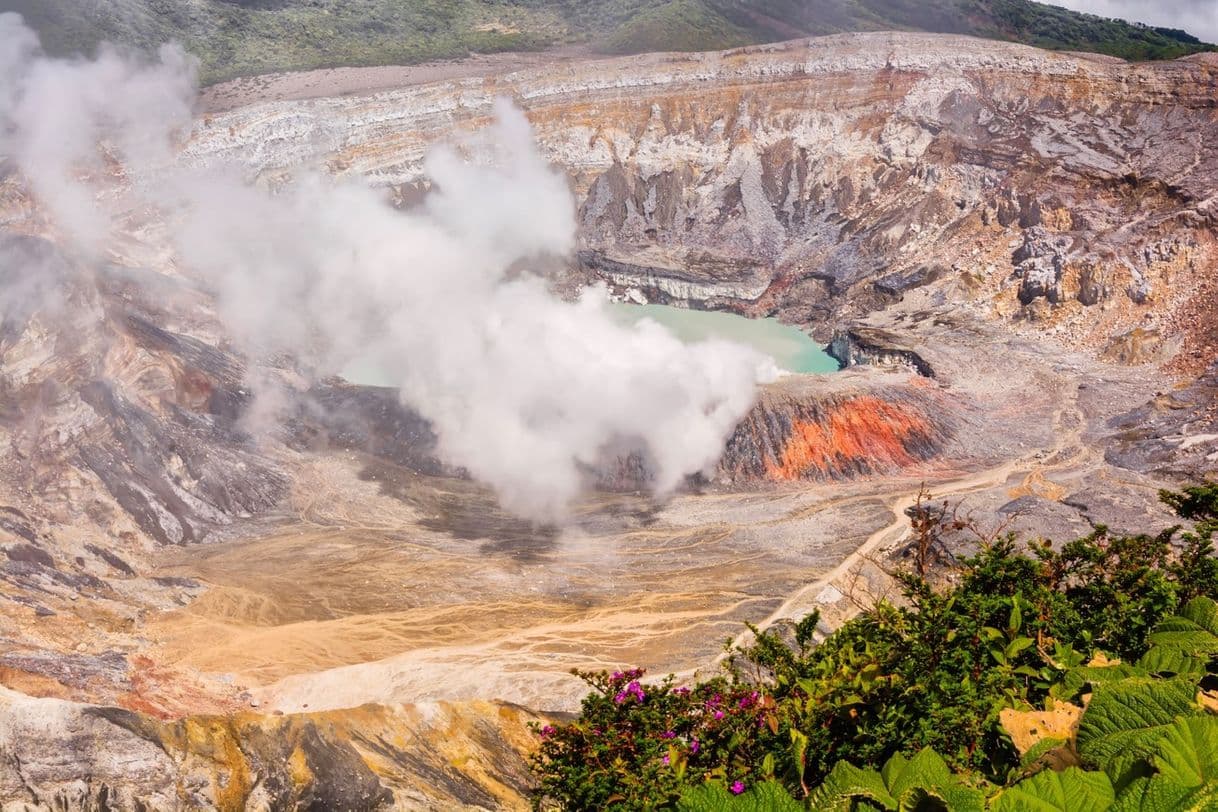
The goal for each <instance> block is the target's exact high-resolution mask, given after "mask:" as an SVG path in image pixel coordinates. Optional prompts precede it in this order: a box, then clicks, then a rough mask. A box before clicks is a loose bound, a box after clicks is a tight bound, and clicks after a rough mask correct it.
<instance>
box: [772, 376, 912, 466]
mask: <svg viewBox="0 0 1218 812" xmlns="http://www.w3.org/2000/svg"><path fill="white" fill-rule="evenodd" d="M934 434H935V430H934V427H933V426H932V425H931V424H930V423H929V421H927V420H926V418H925V417H923V416H922V415H921V414H919V413H918V412H916V411H914V410H912V409H907V408H902V407H901V406H899V405H897V404H894V403H889V402H888V401H885V400H881V399H880V398H877V397H871V396H866V395H865V396H861V397H856V398H851V399H850V400H847V401H844V402H843V403H841V404H839V405H837V406H836V407H834V408H833V410H832V411H831V412H830V413H829V414H828V416H827V418H826V419H824V420H821V421H815V422H814V421H805V420H800V421H796V422H795V423H794V424H792V426H791V435H790V437H789V438H788V439H787V442H786V445H785V446H784V447H783V450H782V455H781V458H780V459H778V460H766V475H767V476H768V477H769V478H770V479H775V480H784V481H790V480H796V479H802V478H804V477H807V476H832V475H835V474H840V473H844V472H847V471H852V470H853V471H857V470H876V469H878V468H886V467H902V466H905V465H910V464H912V463H914V462H916V461H917V458H916V457H915V456H914V454H913V453H911V451H910V446H911V445H912V443H913V442H916V441H925V440H927V439H928V438H931V437H933V436H934Z"/></svg>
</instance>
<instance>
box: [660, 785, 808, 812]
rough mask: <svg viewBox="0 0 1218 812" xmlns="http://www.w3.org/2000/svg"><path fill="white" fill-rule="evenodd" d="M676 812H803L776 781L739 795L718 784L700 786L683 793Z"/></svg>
mask: <svg viewBox="0 0 1218 812" xmlns="http://www.w3.org/2000/svg"><path fill="white" fill-rule="evenodd" d="M677 809H678V810H680V812H804V805H803V804H801V803H800V802H799V801H797V800H795V799H794V798H792V797H791V796H790V794H789V793H788V792H787V791H786V790H785V789H784V788H783V786H782V784H779V783H778V782H777V781H764V782H762V783H760V784H757V785H756V786H754V787H752V788H751V789H749V790H748V791H747V792H745V793H744V794H742V795H733V794H731V793H730V792H728V791H727V789H726V788H725V787H724V786H723V785H722V784H701V785H699V786H696V787H693V788H691V789H688V790H686V791H685V793H684V794H682V795H681V800H680V801H678V802H677Z"/></svg>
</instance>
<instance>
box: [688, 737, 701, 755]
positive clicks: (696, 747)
mask: <svg viewBox="0 0 1218 812" xmlns="http://www.w3.org/2000/svg"><path fill="white" fill-rule="evenodd" d="M701 749H702V745H700V744H698V740H697V739H693V740H692V741H690V743H689V752H691V753H696V752H698V751H699V750H701Z"/></svg>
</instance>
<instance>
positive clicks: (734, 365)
mask: <svg viewBox="0 0 1218 812" xmlns="http://www.w3.org/2000/svg"><path fill="white" fill-rule="evenodd" d="M0 77H2V78H0V151H3V152H4V153H6V154H8V155H10V156H12V157H13V158H14V159H15V160H16V162H17V164H18V166H19V167H20V169H21V170H22V171H23V172H24V174H25V176H26V177H27V178H28V179H29V183H30V185H31V188H32V190H33V191H34V192H35V194H36V195H37V196H38V198H39V200H40V202H41V203H42V204H43V205H44V206H45V207H46V208H47V209H48V210H49V211H50V212H51V213H52V214H53V215H54V217H55V218H56V220H57V222H58V225H59V226H60V228H61V230H62V231H63V232H64V233H65V234H66V235H68V236H69V237H70V238H71V239H73V240H74V241H76V242H77V243H78V247H79V248H81V249H82V250H83V249H88V248H90V247H96V246H97V245H98V243H99V241H104V239H105V236H106V234H107V233H108V231H109V229H110V228H111V224H110V223H109V222H108V221H107V220H106V218H105V217H104V216H102V215H100V214H99V212H100V211H102V210H103V209H102V208H101V204H100V203H99V196H98V190H97V189H96V188H94V187H91V186H89V185H86V184H84V183H82V182H81V181H80V177H81V173H82V171H85V170H87V169H88V167H89V166H90V165H93V166H96V165H97V162H98V156H99V151H98V147H97V144H98V142H99V140H100V141H102V142H103V143H104V152H106V153H107V154H110V155H113V156H115V157H116V158H118V159H119V160H120V161H121V163H122V165H123V167H124V173H125V175H126V177H127V179H128V180H129V181H130V194H131V195H133V196H134V198H135V199H136V200H138V201H139V202H141V203H151V204H153V205H155V206H156V207H157V208H159V209H160V210H161V211H162V212H164V215H165V217H166V218H167V221H168V222H169V224H170V232H171V234H172V239H173V242H174V248H175V250H176V256H177V262H178V265H179V266H180V267H182V268H183V269H185V270H186V271H187V272H189V273H193V274H197V275H199V276H201V277H202V278H203V279H204V280H206V282H207V283H208V284H209V285H210V286H211V287H212V288H213V289H215V290H216V291H217V296H218V302H219V308H220V312H221V314H222V316H223V318H224V320H225V322H226V325H227V327H228V329H229V330H230V332H231V333H232V334H233V335H234V336H235V337H236V338H237V339H238V340H239V341H240V342H241V344H242V346H243V347H244V348H245V349H246V351H247V352H249V353H250V354H251V355H252V356H254V357H257V356H258V355H260V354H262V353H270V352H283V351H287V352H291V353H292V354H294V355H295V356H296V357H298V358H299V359H300V360H301V362H302V364H303V365H305V366H306V367H308V368H311V369H313V370H315V371H316V372H317V373H318V374H332V373H335V372H337V371H339V370H341V369H343V368H344V367H346V366H347V365H349V364H350V363H352V362H353V361H355V360H357V359H358V360H360V361H362V362H364V363H370V364H372V365H374V366H375V367H376V368H378V369H379V370H380V371H382V372H383V374H384V375H385V376H387V377H388V378H389V380H391V381H392V382H394V383H395V384H397V385H398V386H399V387H400V392H401V398H402V400H403V401H404V402H405V403H406V404H408V405H409V406H411V407H413V408H414V409H416V410H417V411H418V412H420V413H421V414H422V415H424V416H425V417H427V418H428V419H429V420H430V421H431V422H432V423H433V425H434V427H435V430H436V433H437V435H438V437H439V441H440V451H441V454H442V455H443V456H444V457H445V458H446V460H447V461H449V462H450V463H452V464H455V465H458V466H461V467H464V468H465V469H467V470H468V471H469V472H470V473H471V474H472V475H473V476H475V477H476V478H478V479H480V480H482V481H484V482H486V483H488V484H490V485H491V486H493V487H494V488H495V490H496V491H497V493H498V494H499V497H500V500H501V501H502V503H503V504H504V505H505V507H507V508H509V509H510V510H513V511H515V512H517V513H520V514H522V515H525V516H528V517H531V518H537V519H554V518H556V517H559V516H561V515H562V513H563V511H564V510H565V509H566V508H567V507H568V505H569V504H570V502H571V500H572V499H573V498H574V497H575V496H576V495H577V494H578V492H579V490H580V488H581V487H582V484H583V482H584V480H585V478H586V475H587V471H588V469H590V468H594V467H595V466H597V465H598V464H599V463H603V462H604V461H605V458H606V455H610V454H615V453H620V452H621V451H622V450H623V449H627V450H634V451H638V452H639V453H642V454H643V455H644V458H645V459H646V460H647V462H648V464H649V468H650V470H651V471H652V472H653V474H654V485H655V488H656V489H657V490H658V491H660V492H665V491H668V490H671V489H672V488H673V487H675V486H676V485H677V484H678V483H679V482H680V481H681V479H682V478H683V477H684V476H685V475H687V474H690V473H694V472H697V471H700V470H704V469H706V468H707V467H709V466H711V465H713V464H714V463H715V462H716V460H717V459H718V456H719V454H720V452H721V450H722V447H723V443H724V441H725V439H726V437H727V436H728V434H729V433H730V431H731V430H732V428H733V427H734V425H735V424H736V422H737V421H738V420H739V419H740V418H741V417H742V416H743V415H744V414H745V412H746V411H747V410H748V408H749V407H750V405H751V403H752V401H753V396H754V389H755V385H756V383H757V381H758V380H759V377H763V376H764V375H766V374H767V372H766V366H767V365H766V363H765V359H763V358H762V357H760V356H759V355H757V354H756V353H753V352H752V351H750V350H747V349H745V348H743V347H740V346H738V345H735V344H730V343H726V342H713V341H712V342H703V343H700V344H696V345H692V346H687V345H684V344H682V343H681V342H680V341H678V340H677V339H676V338H675V337H673V336H672V335H671V334H670V333H668V332H667V331H666V330H665V329H663V328H661V327H660V326H659V325H657V324H655V323H652V322H642V323H640V324H638V325H636V326H623V325H621V324H619V323H617V322H616V321H614V320H613V319H612V318H611V317H610V316H609V315H608V313H607V312H606V308H605V302H606V296H605V292H604V290H602V289H600V288H592V289H589V290H587V291H586V292H585V293H584V294H583V295H582V296H581V297H580V299H579V300H578V301H576V302H564V301H562V300H560V299H558V298H556V297H555V296H554V295H552V294H551V293H550V292H549V290H548V289H547V285H546V282H545V280H544V279H543V278H541V277H539V276H536V275H534V274H530V273H522V272H520V270H519V269H520V268H522V267H524V268H527V267H528V266H529V263H530V262H531V261H534V260H537V259H538V258H540V257H543V256H547V255H551V256H560V257H561V256H567V255H569V254H570V253H571V251H572V249H573V247H574V242H575V220H574V206H573V202H572V200H571V196H570V192H569V190H568V187H567V184H566V180H565V178H564V177H563V176H562V175H561V173H559V172H557V171H556V170H554V169H552V168H551V167H549V166H548V165H547V164H546V162H545V160H544V159H543V158H542V156H541V155H540V154H539V153H538V152H537V150H536V149H535V147H534V144H533V139H532V132H531V129H530V127H529V124H528V121H527V120H526V118H525V117H524V115H523V113H521V112H520V111H518V110H516V109H515V108H513V107H512V106H511V105H510V104H509V103H507V102H500V103H498V104H497V105H496V109H495V113H496V121H495V123H494V124H493V125H492V126H491V127H490V129H489V131H488V132H486V133H483V134H481V135H480V136H477V137H474V138H472V139H471V140H469V141H468V142H466V143H465V144H463V145H461V148H460V149H457V148H456V147H453V146H446V147H440V148H437V149H434V150H433V151H432V152H431V153H430V154H429V155H428V157H427V159H426V162H425V170H426V174H427V175H428V177H429V179H430V180H431V182H432V183H433V192H432V194H431V195H429V197H428V198H427V200H426V202H425V204H424V205H423V206H421V207H419V208H417V209H415V210H412V211H410V212H400V211H396V210H394V209H393V208H392V207H391V206H389V205H388V204H387V203H386V202H385V200H384V198H383V196H382V195H381V194H380V193H378V192H377V191H375V190H373V189H371V188H369V187H368V186H367V185H366V184H364V183H362V182H358V181H351V180H345V181H344V180H335V179H333V178H329V177H324V176H321V175H317V174H308V173H304V174H301V175H299V176H298V177H296V178H294V180H293V182H292V183H290V184H288V185H286V186H284V187H283V188H280V189H278V190H277V191H275V192H274V193H272V192H268V191H267V190H265V189H261V188H258V187H256V186H254V185H251V184H248V183H246V182H244V181H243V179H241V178H240V177H239V176H238V175H237V174H236V172H235V170H231V169H225V168H222V167H212V168H209V169H208V170H207V171H200V170H197V169H190V168H186V167H183V166H180V165H178V164H176V163H175V162H174V160H173V150H172V146H171V145H172V141H173V138H174V137H175V133H180V132H182V131H183V130H184V128H186V127H187V126H188V125H189V121H190V115H189V114H190V110H191V108H192V105H193V99H194V96H193V94H194V89H193V88H194V83H193V65H192V62H191V60H190V59H189V57H187V56H186V55H184V54H183V53H182V52H181V51H180V50H179V49H176V48H166V49H163V50H162V51H161V54H160V60H159V61H158V62H157V63H155V64H143V65H140V64H136V63H134V62H133V61H132V60H130V59H127V58H124V57H123V56H121V55H119V54H117V53H116V52H114V51H103V52H102V54H101V55H100V57H99V58H98V59H96V60H93V61H61V60H53V59H49V58H46V57H44V56H41V55H40V54H39V51H38V48H37V43H36V38H35V37H34V36H33V35H32V34H31V33H30V32H29V30H28V29H27V28H26V27H25V26H24V25H22V24H21V23H20V20H19V18H16V17H15V15H0ZM106 199H109V198H106ZM124 205H128V206H129V205H133V203H132V201H127V202H126V203H125V204H124Z"/></svg>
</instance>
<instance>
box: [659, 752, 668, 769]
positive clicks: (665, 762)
mask: <svg viewBox="0 0 1218 812" xmlns="http://www.w3.org/2000/svg"><path fill="white" fill-rule="evenodd" d="M668 762H669V758H668V755H667V754H665V755H664V758H662V759H660V763H661V764H663V765H664V766H665V767H667V766H668Z"/></svg>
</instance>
